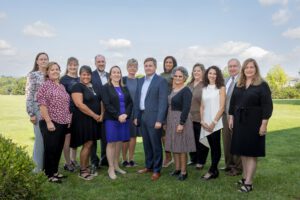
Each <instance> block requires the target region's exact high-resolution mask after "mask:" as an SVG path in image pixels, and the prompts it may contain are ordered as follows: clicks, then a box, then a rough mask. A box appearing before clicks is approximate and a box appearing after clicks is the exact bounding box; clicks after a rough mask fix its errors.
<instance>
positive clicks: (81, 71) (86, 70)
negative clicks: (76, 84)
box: [79, 65, 92, 75]
mask: <svg viewBox="0 0 300 200" xmlns="http://www.w3.org/2000/svg"><path fill="white" fill-rule="evenodd" d="M83 72H86V73H88V74H90V75H92V68H91V67H90V66H88V65H83V66H81V67H80V70H79V74H82V73H83Z"/></svg>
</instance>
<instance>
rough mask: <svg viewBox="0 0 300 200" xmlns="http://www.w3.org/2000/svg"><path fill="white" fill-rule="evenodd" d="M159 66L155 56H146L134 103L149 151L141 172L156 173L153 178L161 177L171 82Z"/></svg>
mask: <svg viewBox="0 0 300 200" xmlns="http://www.w3.org/2000/svg"><path fill="white" fill-rule="evenodd" d="M156 68H157V62H156V60H155V59H154V58H147V59H145V61H144V69H145V74H146V76H145V77H144V78H141V79H140V80H139V81H138V85H137V90H136V95H135V105H134V106H135V107H134V110H135V112H134V123H135V124H136V125H137V126H139V125H140V126H141V132H142V137H143V144H144V151H145V168H144V169H141V170H139V171H138V173H140V174H142V173H147V172H153V174H152V176H151V179H152V180H153V181H155V180H158V179H159V178H160V171H161V167H162V144H161V136H162V124H163V122H164V121H165V118H166V113H167V107H168V83H167V81H166V80H165V79H164V78H162V77H160V76H158V75H157V74H156V73H155V71H156Z"/></svg>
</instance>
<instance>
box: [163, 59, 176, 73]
mask: <svg viewBox="0 0 300 200" xmlns="http://www.w3.org/2000/svg"><path fill="white" fill-rule="evenodd" d="M169 58H171V60H172V62H173V67H172V69H174V67H177V61H176V59H175V58H174V57H173V56H166V57H165V59H164V63H163V66H164V72H166V67H165V64H166V60H167V59H169ZM171 72H172V71H171Z"/></svg>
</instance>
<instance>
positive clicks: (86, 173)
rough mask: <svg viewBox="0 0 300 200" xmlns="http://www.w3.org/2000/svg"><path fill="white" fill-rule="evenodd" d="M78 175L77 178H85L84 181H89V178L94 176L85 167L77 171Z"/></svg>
mask: <svg viewBox="0 0 300 200" xmlns="http://www.w3.org/2000/svg"><path fill="white" fill-rule="evenodd" d="M78 177H79V178H82V179H83V180H86V181H90V180H92V179H93V178H94V176H92V175H91V174H90V172H89V171H88V169H87V168H85V169H80V172H79V174H78Z"/></svg>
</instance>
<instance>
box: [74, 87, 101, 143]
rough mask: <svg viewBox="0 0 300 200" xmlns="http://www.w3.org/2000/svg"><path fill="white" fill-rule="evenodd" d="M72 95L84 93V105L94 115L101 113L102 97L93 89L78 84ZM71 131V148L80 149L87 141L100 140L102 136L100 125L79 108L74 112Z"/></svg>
mask: <svg viewBox="0 0 300 200" xmlns="http://www.w3.org/2000/svg"><path fill="white" fill-rule="evenodd" d="M72 93H82V95H83V103H84V104H85V105H86V106H87V107H88V108H89V109H91V110H92V111H93V112H94V113H96V114H100V113H101V110H100V109H101V107H100V101H101V97H100V96H99V95H97V94H96V93H95V91H94V90H93V89H92V87H87V86H85V85H83V84H82V83H76V84H75V85H74V86H73V87H72ZM71 130H72V132H71V133H72V136H71V145H70V146H71V147H72V148H76V147H79V146H81V145H83V144H84V143H85V142H87V141H95V140H98V139H99V138H100V135H101V126H100V123H97V122H96V121H95V120H94V119H93V118H92V117H90V116H88V115H86V114H84V113H83V112H81V111H80V110H79V109H78V108H77V107H75V109H74V111H73V116H72V125H71Z"/></svg>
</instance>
